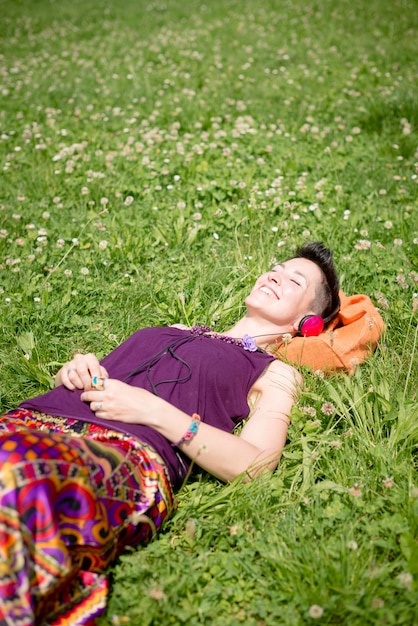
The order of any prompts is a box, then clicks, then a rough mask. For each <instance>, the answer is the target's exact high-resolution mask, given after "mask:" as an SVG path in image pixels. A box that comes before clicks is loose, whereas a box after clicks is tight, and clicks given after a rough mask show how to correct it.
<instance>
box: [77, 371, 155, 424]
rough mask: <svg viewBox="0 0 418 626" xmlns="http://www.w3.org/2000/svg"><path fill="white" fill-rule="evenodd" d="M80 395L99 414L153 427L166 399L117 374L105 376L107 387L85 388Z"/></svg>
mask: <svg viewBox="0 0 418 626" xmlns="http://www.w3.org/2000/svg"><path fill="white" fill-rule="evenodd" d="M80 397H81V400H83V402H90V408H91V410H92V411H93V412H94V413H95V414H96V415H97V417H101V418H103V419H108V420H115V421H120V422H125V423H130V424H147V425H148V426H151V427H152V426H154V421H155V418H156V417H158V416H159V415H160V414H161V412H162V408H163V407H162V404H163V401H162V400H161V399H160V398H158V397H157V396H155V395H154V394H152V393H150V392H149V391H147V390H146V389H141V388H138V387H131V385H128V384H127V383H123V382H122V381H120V380H115V379H114V378H106V380H105V381H104V389H102V390H97V389H91V390H90V391H86V390H85V391H84V392H83V393H82V394H81V396H80Z"/></svg>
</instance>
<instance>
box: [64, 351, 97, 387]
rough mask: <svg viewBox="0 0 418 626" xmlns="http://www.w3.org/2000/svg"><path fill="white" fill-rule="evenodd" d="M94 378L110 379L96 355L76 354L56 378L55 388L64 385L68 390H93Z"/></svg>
mask: <svg viewBox="0 0 418 626" xmlns="http://www.w3.org/2000/svg"><path fill="white" fill-rule="evenodd" d="M93 376H98V377H99V378H109V374H108V373H107V371H106V368H104V367H103V365H100V363H99V360H98V358H97V357H96V355H95V354H76V355H75V356H74V358H73V359H71V361H68V363H65V364H64V365H63V366H62V368H61V369H60V370H59V372H58V373H57V375H56V376H55V386H56V387H58V385H64V387H67V389H70V390H71V391H74V389H84V390H85V391H88V390H89V389H92V385H91V379H92V378H93Z"/></svg>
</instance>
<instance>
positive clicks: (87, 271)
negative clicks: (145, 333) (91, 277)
mask: <svg viewBox="0 0 418 626" xmlns="http://www.w3.org/2000/svg"><path fill="white" fill-rule="evenodd" d="M80 274H83V276H87V274H90V270H89V268H88V267H82V268H81V269H80Z"/></svg>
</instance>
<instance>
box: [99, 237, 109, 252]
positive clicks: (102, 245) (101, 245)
mask: <svg viewBox="0 0 418 626" xmlns="http://www.w3.org/2000/svg"><path fill="white" fill-rule="evenodd" d="M106 248H107V241H106V239H103V241H100V242H99V249H100V250H106Z"/></svg>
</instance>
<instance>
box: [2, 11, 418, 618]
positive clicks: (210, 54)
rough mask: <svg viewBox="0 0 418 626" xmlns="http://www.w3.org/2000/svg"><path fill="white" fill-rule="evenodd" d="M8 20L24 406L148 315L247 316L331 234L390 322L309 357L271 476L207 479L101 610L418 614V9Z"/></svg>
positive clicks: (7, 239)
mask: <svg viewBox="0 0 418 626" xmlns="http://www.w3.org/2000/svg"><path fill="white" fill-rule="evenodd" d="M0 10H1V14H2V19H1V22H0V36H1V39H2V46H1V56H0V68H1V74H0V94H1V98H2V107H1V111H0V121H1V131H2V132H1V138H0V164H1V170H0V171H1V172H2V181H1V185H0V194H1V198H0V276H1V278H0V331H1V336H2V341H1V345H0V380H1V387H0V402H1V408H2V410H3V411H6V410H8V409H10V408H12V407H14V406H15V405H16V404H17V403H18V402H19V401H21V400H22V399H23V398H25V397H28V396H31V395H35V394H37V393H40V392H42V391H44V390H46V389H48V388H49V386H50V385H51V384H52V377H53V374H54V372H55V371H56V369H57V367H58V365H59V364H60V363H62V362H64V361H65V360H67V359H68V357H69V355H71V354H72V353H73V351H76V350H82V351H83V350H84V351H94V352H96V353H97V354H98V355H99V356H102V355H104V354H106V353H107V352H108V351H109V350H110V349H112V348H113V347H114V346H115V345H117V343H119V342H120V341H121V340H123V339H124V338H126V337H127V336H128V335H129V334H130V333H131V332H133V331H134V330H136V329H137V328H138V327H140V326H145V325H152V324H168V323H173V322H183V323H187V324H192V323H194V322H196V323H209V324H213V325H216V326H217V328H219V329H221V330H222V328H226V327H227V326H228V324H230V323H231V322H232V321H233V320H235V319H236V318H237V317H238V316H239V315H240V314H241V313H242V310H243V309H242V301H243V297H244V295H245V294H246V292H247V291H248V289H249V288H250V286H251V284H252V282H253V280H254V278H255V277H256V276H257V275H258V273H259V272H260V271H262V270H264V269H265V268H266V267H268V266H269V264H270V263H271V260H272V259H274V258H277V259H280V258H283V257H285V256H287V255H288V254H289V253H290V252H292V251H293V250H294V248H295V246H296V245H298V244H300V243H301V242H302V241H304V240H308V239H312V240H323V241H325V242H326V243H327V244H328V245H329V246H330V247H331V248H332V249H333V250H334V251H335V258H336V262H337V265H338V267H339V270H340V274H341V279H342V286H343V289H344V291H345V292H346V293H356V292H361V293H366V294H368V295H369V296H370V297H371V298H372V300H373V301H374V303H375V304H376V305H377V306H378V308H379V310H380V312H381V314H382V316H383V317H384V320H385V323H386V325H387V331H386V333H385V335H384V337H383V338H382V341H381V345H380V346H379V348H378V350H377V352H376V354H375V355H373V357H372V358H371V359H370V360H369V362H368V363H366V364H365V365H364V366H363V367H362V368H361V369H359V370H358V371H357V373H356V374H355V375H354V376H353V377H347V376H342V375H338V376H330V377H329V378H328V379H326V380H323V379H321V378H319V377H317V376H315V375H313V374H312V373H310V372H308V371H306V372H305V373H304V378H305V389H304V392H303V394H302V396H301V398H300V402H299V405H298V407H297V409H296V410H295V412H294V419H293V425H292V427H291V429H290V431H289V441H288V445H287V448H286V451H285V453H284V456H283V459H282V462H281V466H280V468H279V469H278V470H277V471H276V472H275V474H274V476H273V477H272V478H268V479H267V478H265V479H264V478H262V479H260V480H258V481H256V482H254V483H251V484H242V483H240V482H238V483H237V484H233V485H227V486H225V485H222V484H221V483H219V482H218V481H216V480H215V479H213V478H211V477H209V476H206V475H204V474H202V475H200V476H198V477H195V478H194V479H193V480H191V481H189V483H188V484H186V485H185V486H184V488H183V490H182V492H181V493H180V495H179V509H178V512H177V514H176V516H175V517H174V518H173V520H172V521H170V522H169V523H168V524H167V526H166V528H165V530H164V531H163V533H162V534H161V536H160V538H159V539H158V540H157V541H155V542H153V543H152V544H150V545H149V546H147V547H146V548H143V549H139V550H135V551H133V552H132V553H129V554H127V555H125V556H124V557H122V558H121V559H120V560H119V561H118V563H116V564H115V566H114V567H113V568H112V570H111V579H112V588H111V595H110V600H109V606H108V611H107V613H106V615H105V617H103V618H102V619H101V621H100V624H101V626H106V625H108V626H110V625H115V624H123V623H130V624H133V625H134V626H136V625H137V624H157V623H164V624H187V625H197V624H213V625H216V626H223V625H224V624H225V625H228V626H229V625H231V626H232V625H238V624H245V625H246V626H248V625H249V626H252V625H254V626H262V625H263V626H264V625H267V626H271V625H276V624H290V625H292V626H293V625H299V624H310V623H312V622H315V621H317V622H318V623H322V624H333V625H336V624H350V626H353V625H359V626H360V625H361V626H363V625H369V624H379V625H380V624H390V625H392V624H393V625H396V626H398V625H408V626H410V625H411V624H416V623H418V615H417V606H418V566H417V563H418V543H417V538H418V481H417V478H416V469H417V442H418V400H417V395H416V384H417V345H416V344H417V313H416V310H417V302H418V295H417V292H418V287H417V282H418V273H417V272H418V258H417V257H418V255H417V247H418V246H417V243H418V233H417V182H418V177H417V176H418V170H417V167H418V166H417V162H418V134H417V127H418V87H417V74H418V62H417V58H418V45H417V41H418V28H417V21H418V18H417V15H418V14H417V4H416V2H414V1H413V0H398V1H397V2H385V1H384V0H369V1H368V2H367V3H364V2H363V1H362V0H350V1H348V0H332V1H331V0H322V1H321V2H315V1H313V0H308V1H307V2H302V1H301V0H292V1H290V0H283V1H280V2H279V0H257V2H256V1H255V0H253V1H250V0H242V1H241V2H238V1H237V0H231V1H230V2H227V3H226V2H221V1H220V0H210V1H208V2H206V3H203V4H202V3H201V2H197V0H183V1H182V2H175V1H174V0H165V1H162V0H159V1H157V0H156V1H154V2H144V1H143V0H138V1H134V0H118V1H116V0H106V1H105V2H99V1H98V0H83V1H82V2H81V1H80V0H73V1H72V2H65V1H64V0H55V1H52V0H51V1H47V0H36V1H34V0H31V1H29V0H20V1H17V0H15V1H13V0H1V1H0ZM325 403H329V404H328V405H327V406H326V407H325V408H324V407H323V405H324V404H325ZM330 405H332V406H330ZM324 411H325V412H324ZM315 605H318V606H319V607H321V609H322V610H323V612H321V610H320V609H317V610H316V612H315V609H312V608H311V607H312V606H314V607H315ZM319 614H321V615H320V616H319Z"/></svg>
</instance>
